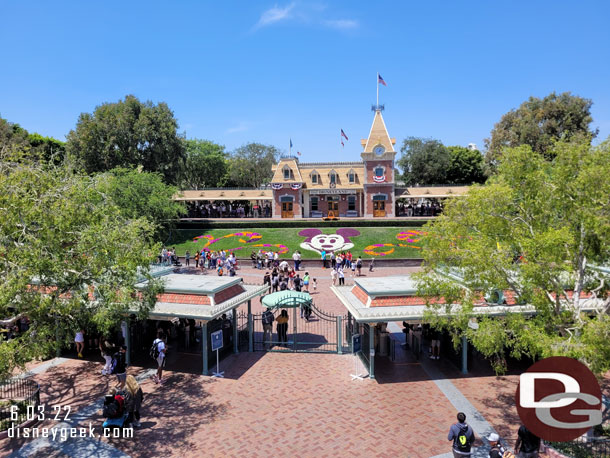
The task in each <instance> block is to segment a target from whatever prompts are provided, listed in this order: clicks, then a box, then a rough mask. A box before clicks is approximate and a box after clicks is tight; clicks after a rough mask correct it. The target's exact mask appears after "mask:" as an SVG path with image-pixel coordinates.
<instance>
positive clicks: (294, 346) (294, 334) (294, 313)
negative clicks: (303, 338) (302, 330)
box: [292, 299, 297, 351]
mask: <svg viewBox="0 0 610 458" xmlns="http://www.w3.org/2000/svg"><path fill="white" fill-rule="evenodd" d="M294 302H296V299H295V300H294ZM292 320H293V321H294V326H293V327H292V341H293V342H292V351H297V308H296V307H292Z"/></svg>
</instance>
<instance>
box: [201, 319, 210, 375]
mask: <svg viewBox="0 0 610 458" xmlns="http://www.w3.org/2000/svg"><path fill="white" fill-rule="evenodd" d="M201 354H202V357H203V375H208V322H207V321H203V322H202V323H201Z"/></svg>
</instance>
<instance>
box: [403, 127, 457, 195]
mask: <svg viewBox="0 0 610 458" xmlns="http://www.w3.org/2000/svg"><path fill="white" fill-rule="evenodd" d="M400 151H401V153H402V155H401V157H400V159H398V161H397V164H398V166H399V167H400V168H401V169H402V170H403V179H404V182H405V184H407V185H421V186H425V185H433V184H445V183H446V182H447V181H446V180H447V170H448V169H449V166H450V165H451V157H450V155H449V151H448V150H447V148H446V147H445V145H443V144H442V143H441V142H440V141H438V140H433V139H423V138H416V137H409V138H406V139H405V140H404V142H403V144H402V147H401V148H400Z"/></svg>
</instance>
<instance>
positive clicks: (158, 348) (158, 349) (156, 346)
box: [150, 329, 166, 385]
mask: <svg viewBox="0 0 610 458" xmlns="http://www.w3.org/2000/svg"><path fill="white" fill-rule="evenodd" d="M164 336H165V334H164V333H163V331H162V330H161V329H159V330H158V331H157V338H156V339H155V340H154V341H153V344H152V348H151V349H150V353H151V356H152V357H153V359H154V360H155V361H157V373H156V374H155V375H153V381H154V382H155V383H158V384H160V385H163V384H164V383H165V380H163V367H164V366H165V356H166V345H165V341H164V340H163V339H164Z"/></svg>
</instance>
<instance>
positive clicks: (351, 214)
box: [345, 210, 358, 218]
mask: <svg viewBox="0 0 610 458" xmlns="http://www.w3.org/2000/svg"><path fill="white" fill-rule="evenodd" d="M345 216H346V217H347V218H356V217H357V216H358V212H357V211H356V210H348V211H346V212H345Z"/></svg>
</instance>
